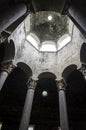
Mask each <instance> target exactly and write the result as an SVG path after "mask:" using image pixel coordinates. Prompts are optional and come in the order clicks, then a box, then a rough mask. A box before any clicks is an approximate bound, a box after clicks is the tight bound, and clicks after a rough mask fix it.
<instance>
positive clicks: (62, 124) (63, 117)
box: [57, 81, 69, 130]
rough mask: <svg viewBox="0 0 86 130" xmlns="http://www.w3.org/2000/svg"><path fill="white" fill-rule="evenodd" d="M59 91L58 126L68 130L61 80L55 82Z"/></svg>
mask: <svg viewBox="0 0 86 130" xmlns="http://www.w3.org/2000/svg"><path fill="white" fill-rule="evenodd" d="M57 87H58V93H59V112H60V127H61V130H69V126H68V116H67V106H66V97H65V87H64V83H63V81H59V82H58V83H57Z"/></svg>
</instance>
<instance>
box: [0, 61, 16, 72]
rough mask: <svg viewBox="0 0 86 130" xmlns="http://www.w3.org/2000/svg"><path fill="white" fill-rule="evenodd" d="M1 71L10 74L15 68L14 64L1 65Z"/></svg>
mask: <svg viewBox="0 0 86 130" xmlns="http://www.w3.org/2000/svg"><path fill="white" fill-rule="evenodd" d="M0 68H1V71H6V72H7V73H10V72H11V71H12V69H13V68H14V66H13V64H12V62H10V63H6V64H1V66H0Z"/></svg>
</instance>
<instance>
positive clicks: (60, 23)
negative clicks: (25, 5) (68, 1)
mask: <svg viewBox="0 0 86 130" xmlns="http://www.w3.org/2000/svg"><path fill="white" fill-rule="evenodd" d="M49 15H50V16H52V20H50V21H49V20H48V16H49ZM30 17H31V18H30V19H31V28H30V32H32V33H35V34H36V35H37V36H38V38H39V39H40V41H41V42H43V41H47V40H48V41H49V40H50V41H54V42H56V43H57V41H58V39H59V38H60V37H61V36H62V35H64V34H67V33H68V18H67V16H63V15H61V16H60V15H59V14H58V13H55V12H38V13H36V14H32V15H30Z"/></svg>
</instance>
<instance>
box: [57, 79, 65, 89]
mask: <svg viewBox="0 0 86 130" xmlns="http://www.w3.org/2000/svg"><path fill="white" fill-rule="evenodd" d="M65 86H66V85H65V83H64V81H63V79H62V80H60V81H57V88H58V90H65Z"/></svg>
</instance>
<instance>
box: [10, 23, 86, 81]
mask: <svg viewBox="0 0 86 130" xmlns="http://www.w3.org/2000/svg"><path fill="white" fill-rule="evenodd" d="M71 27H72V23H70V29H72V28H71ZM25 28H26V26H25V22H23V23H22V24H21V25H19V27H18V28H17V29H16V30H15V31H14V32H13V34H12V35H11V37H10V38H12V39H13V40H14V42H15V46H16V54H15V58H14V61H13V63H14V64H15V65H16V64H17V63H18V62H20V61H22V62H25V63H26V64H28V65H29V67H30V68H31V69H32V71H33V77H37V76H38V75H39V74H40V73H42V72H45V71H49V72H52V73H55V74H56V76H57V79H60V78H61V73H62V71H63V70H64V68H65V67H67V66H68V65H70V64H76V65H77V66H78V67H79V68H80V66H81V63H80V59H79V56H80V47H81V44H82V43H83V41H86V39H85V38H84V37H83V36H82V34H81V33H80V32H79V30H78V29H77V28H76V26H73V29H72V34H73V35H72V41H71V43H69V44H67V45H66V46H65V47H64V48H63V49H61V50H60V51H58V52H57V53H39V52H38V51H37V50H36V49H35V48H34V47H32V45H31V44H29V43H28V42H27V41H26V39H25V35H26V29H25ZM27 28H28V26H27ZM70 32H71V31H70Z"/></svg>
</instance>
